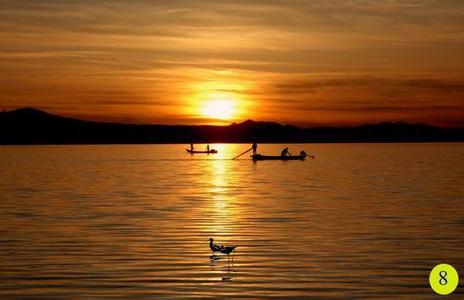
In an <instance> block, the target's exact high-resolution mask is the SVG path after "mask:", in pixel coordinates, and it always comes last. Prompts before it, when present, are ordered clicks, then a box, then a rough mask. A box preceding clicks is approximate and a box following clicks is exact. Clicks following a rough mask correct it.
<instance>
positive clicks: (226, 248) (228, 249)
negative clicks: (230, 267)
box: [209, 238, 238, 258]
mask: <svg viewBox="0 0 464 300" xmlns="http://www.w3.org/2000/svg"><path fill="white" fill-rule="evenodd" d="M237 247H238V246H224V245H220V246H219V245H216V244H215V243H214V239H213V238H210V239H209V248H210V249H211V253H212V255H211V258H213V257H214V252H221V253H222V254H227V258H229V254H230V253H233V254H235V248H237Z"/></svg>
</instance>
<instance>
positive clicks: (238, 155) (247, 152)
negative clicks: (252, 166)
mask: <svg viewBox="0 0 464 300" xmlns="http://www.w3.org/2000/svg"><path fill="white" fill-rule="evenodd" d="M251 149H253V148H250V149H248V150H246V151H245V152H242V153H241V154H239V155H237V156H236V157H234V158H232V159H236V158H239V157H240V156H242V155H243V154H245V153H248V152H250V151H251Z"/></svg>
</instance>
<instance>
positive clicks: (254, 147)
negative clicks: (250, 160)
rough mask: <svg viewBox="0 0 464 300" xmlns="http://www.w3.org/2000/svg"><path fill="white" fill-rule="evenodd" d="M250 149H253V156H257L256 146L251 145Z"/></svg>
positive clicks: (254, 144)
mask: <svg viewBox="0 0 464 300" xmlns="http://www.w3.org/2000/svg"><path fill="white" fill-rule="evenodd" d="M251 149H253V155H255V154H257V152H258V144H256V143H253V145H252V146H251Z"/></svg>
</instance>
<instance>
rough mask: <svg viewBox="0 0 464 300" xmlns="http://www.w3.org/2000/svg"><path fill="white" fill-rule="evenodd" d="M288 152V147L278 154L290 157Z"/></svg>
mask: <svg viewBox="0 0 464 300" xmlns="http://www.w3.org/2000/svg"><path fill="white" fill-rule="evenodd" d="M290 155H291V154H290V152H288V147H287V148H285V149H284V150H282V152H280V156H290Z"/></svg>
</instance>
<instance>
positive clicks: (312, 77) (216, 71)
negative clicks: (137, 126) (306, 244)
mask: <svg viewBox="0 0 464 300" xmlns="http://www.w3.org/2000/svg"><path fill="white" fill-rule="evenodd" d="M463 28H464V1H460V0H401V1H400V0H376V1H374V0H372V1H369V0H331V1H329V0H325V1H323V0H314V1H280V0H279V1H278V0H266V1H264V0H263V1H256V0H249V1H245V0H235V1H221V0H217V1H204V0H198V1H184V0H170V1H149V0H135V1H122V0H100V1H90V0H74V1H62V0H44V1H41V0H34V1H30V0H3V1H1V2H0V108H5V109H12V108H18V107H24V106H29V107H36V108H42V109H45V110H48V111H50V112H53V113H58V114H63V115H67V116H72V117H78V118H84V119H93V120H107V121H122V122H134V123H166V124H199V123H201V124H207V123H209V124H220V123H229V122H231V121H237V122H240V121H243V120H245V119H255V120H266V121H277V122H283V123H292V124H296V125H306V126H312V125H345V124H360V123H365V122H378V121H397V120H403V121H408V122H426V123H431V124H435V125H443V126H464V100H463V96H464V30H463Z"/></svg>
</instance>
